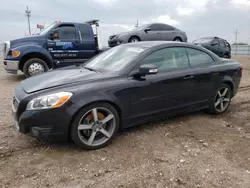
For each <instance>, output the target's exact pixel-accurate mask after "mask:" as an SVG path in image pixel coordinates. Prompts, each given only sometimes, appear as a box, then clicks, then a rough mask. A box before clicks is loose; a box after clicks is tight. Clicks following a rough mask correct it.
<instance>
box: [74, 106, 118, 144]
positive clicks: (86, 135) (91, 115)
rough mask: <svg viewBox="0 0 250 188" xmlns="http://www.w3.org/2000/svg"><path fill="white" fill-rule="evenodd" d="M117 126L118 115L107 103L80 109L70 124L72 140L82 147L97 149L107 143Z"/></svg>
mask: <svg viewBox="0 0 250 188" xmlns="http://www.w3.org/2000/svg"><path fill="white" fill-rule="evenodd" d="M118 128H119V115H118V113H117V111H116V109H115V108H114V107H113V106H112V105H110V104H108V103H96V104H93V105H90V106H88V107H86V108H84V109H82V110H81V111H80V112H79V113H78V114H77V115H76V117H75V119H74V120H73V123H72V126H71V138H72V140H73V141H74V142H75V143H76V144H77V145H78V146H80V147H81V148H83V149H98V148H102V147H104V146H105V145H107V144H109V143H110V142H111V140H112V138H113V137H114V135H115V133H116V132H117V130H118Z"/></svg>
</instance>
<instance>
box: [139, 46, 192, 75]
mask: <svg viewBox="0 0 250 188" xmlns="http://www.w3.org/2000/svg"><path fill="white" fill-rule="evenodd" d="M143 64H153V65H155V66H156V67H157V68H158V72H168V71H171V70H173V69H181V68H187V67H189V62H188V57H187V53H186V50H185V48H181V47H174V48H164V49H161V50H158V51H156V52H153V53H152V54H150V55H149V56H147V57H146V58H144V59H143V61H142V62H141V65H143Z"/></svg>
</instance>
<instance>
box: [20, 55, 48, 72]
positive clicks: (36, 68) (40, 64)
mask: <svg viewBox="0 0 250 188" xmlns="http://www.w3.org/2000/svg"><path fill="white" fill-rule="evenodd" d="M48 70H49V67H48V65H47V64H46V63H45V62H44V61H43V60H42V59H39V58H32V59H29V60H28V61H26V62H25V63H24V66H23V72H24V74H25V76H26V77H30V76H34V75H38V74H42V73H44V72H47V71H48Z"/></svg>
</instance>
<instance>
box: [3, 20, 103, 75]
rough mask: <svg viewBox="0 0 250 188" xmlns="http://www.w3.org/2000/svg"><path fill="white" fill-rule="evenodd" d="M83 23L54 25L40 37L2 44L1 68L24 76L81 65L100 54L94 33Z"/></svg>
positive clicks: (90, 26) (55, 23)
mask: <svg viewBox="0 0 250 188" xmlns="http://www.w3.org/2000/svg"><path fill="white" fill-rule="evenodd" d="M93 25H95V26H96V27H97V26H99V25H98V20H92V21H89V22H85V23H72V22H54V23H53V24H51V25H50V26H48V27H47V28H45V29H44V30H43V31H42V32H41V33H40V34H38V35H33V36H29V37H24V38H20V39H15V40H11V41H6V42H5V43H4V68H5V70H6V72H7V73H11V74H17V72H18V70H21V71H22V72H23V73H24V74H25V75H26V76H27V77H29V76H33V75H37V74H41V73H43V72H46V71H48V70H50V69H54V68H58V67H64V66H69V65H72V64H80V63H84V62H85V61H86V60H88V59H89V58H91V57H93V56H95V55H96V54H97V53H99V51H100V48H99V45H98V37H97V33H96V34H95V33H94V31H93V28H92V26H93Z"/></svg>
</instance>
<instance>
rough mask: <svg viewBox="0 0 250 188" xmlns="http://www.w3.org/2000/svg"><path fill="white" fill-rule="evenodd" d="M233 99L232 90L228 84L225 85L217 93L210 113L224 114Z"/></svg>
mask: <svg viewBox="0 0 250 188" xmlns="http://www.w3.org/2000/svg"><path fill="white" fill-rule="evenodd" d="M231 98H232V90H231V88H230V87H229V86H228V85H227V84H223V85H222V86H221V87H220V88H219V89H218V90H217V92H216V94H215V96H214V99H213V100H212V101H211V104H210V109H209V112H210V113H211V114H222V113H224V112H225V111H226V110H227V109H228V107H229V105H230V103H231Z"/></svg>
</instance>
